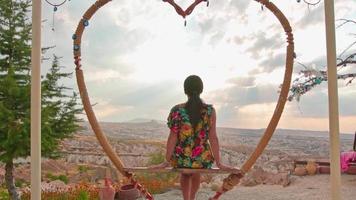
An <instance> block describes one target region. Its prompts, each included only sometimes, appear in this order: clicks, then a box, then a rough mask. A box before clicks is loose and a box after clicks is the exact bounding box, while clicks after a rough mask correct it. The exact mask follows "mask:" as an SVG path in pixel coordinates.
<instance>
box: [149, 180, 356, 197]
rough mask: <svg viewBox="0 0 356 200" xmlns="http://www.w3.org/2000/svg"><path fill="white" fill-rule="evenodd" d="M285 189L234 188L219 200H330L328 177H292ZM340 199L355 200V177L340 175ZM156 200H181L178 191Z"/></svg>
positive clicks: (203, 192)
mask: <svg viewBox="0 0 356 200" xmlns="http://www.w3.org/2000/svg"><path fill="white" fill-rule="evenodd" d="M293 178H294V181H293V182H292V184H291V185H289V186H287V187H282V186H276V185H259V186H254V187H236V188H235V189H233V190H232V191H230V192H228V193H226V194H224V195H223V196H222V197H221V198H220V199H221V200H261V199H262V200H306V199H310V200H327V199H330V181H329V175H316V176H306V177H293ZM341 193H342V199H343V200H355V199H356V176H355V175H342V191H341ZM213 194H214V192H213V191H211V190H210V189H209V188H203V189H200V190H199V192H198V194H197V200H207V199H208V198H209V197H211V196H212V195H213ZM155 199H156V200H167V199H169V200H182V197H181V192H180V190H171V191H169V192H166V193H164V194H160V195H156V196H155Z"/></svg>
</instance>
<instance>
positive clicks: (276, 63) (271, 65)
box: [259, 53, 286, 73]
mask: <svg viewBox="0 0 356 200" xmlns="http://www.w3.org/2000/svg"><path fill="white" fill-rule="evenodd" d="M285 60H286V54H285V53H279V54H277V55H274V56H272V57H271V58H267V59H265V60H263V61H262V62H261V63H260V64H259V65H260V66H261V70H260V72H267V73H270V72H272V71H274V70H275V69H278V68H280V67H283V66H284V64H285Z"/></svg>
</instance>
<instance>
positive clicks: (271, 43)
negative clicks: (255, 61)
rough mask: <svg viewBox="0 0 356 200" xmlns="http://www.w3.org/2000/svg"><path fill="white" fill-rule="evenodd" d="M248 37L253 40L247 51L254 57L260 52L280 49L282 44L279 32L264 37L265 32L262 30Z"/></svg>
mask: <svg viewBox="0 0 356 200" xmlns="http://www.w3.org/2000/svg"><path fill="white" fill-rule="evenodd" d="M250 39H251V40H254V43H253V44H252V45H251V46H250V47H249V48H248V49H247V52H249V53H251V54H252V55H253V57H254V58H258V57H259V55H260V53H261V52H264V51H274V50H276V49H280V48H281V47H282V46H283V44H284V41H283V40H282V39H281V35H280V34H275V35H273V36H271V37H266V33H264V32H262V31H261V32H258V33H257V34H255V35H253V37H251V38H250Z"/></svg>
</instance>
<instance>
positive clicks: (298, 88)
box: [288, 0, 356, 101]
mask: <svg viewBox="0 0 356 200" xmlns="http://www.w3.org/2000/svg"><path fill="white" fill-rule="evenodd" d="M297 2H301V0H297ZM303 3H305V4H307V5H308V8H309V7H310V6H316V5H319V4H320V3H321V0H314V1H311V0H303ZM337 22H339V24H338V25H337V26H336V29H339V28H342V27H343V26H346V25H352V26H356V21H355V20H351V19H339V20H337ZM350 35H353V36H356V33H350ZM355 45H356V40H355V41H352V42H351V43H350V45H349V46H348V47H346V49H344V50H343V51H342V52H341V53H340V54H339V55H338V58H337V63H336V67H337V71H338V74H337V78H338V79H342V80H347V82H346V85H349V84H351V83H352V81H353V80H354V79H355V78H356V73H353V72H351V71H350V70H349V71H348V72H346V73H340V71H341V69H345V68H351V67H355V64H356V49H352V48H353V47H354V46H355ZM297 64H299V65H301V66H303V67H304V69H303V70H301V71H300V73H299V74H300V75H299V76H298V77H297V78H295V79H294V81H293V84H292V86H291V88H290V92H291V93H290V95H289V97H288V100H289V101H293V100H297V101H299V100H300V97H301V96H302V95H304V94H305V93H307V92H309V91H310V90H312V89H313V88H315V87H316V86H318V85H320V84H321V83H322V82H324V81H327V80H328V77H327V70H326V66H324V67H320V66H318V68H319V69H316V68H313V67H310V66H307V65H305V64H303V63H301V62H297Z"/></svg>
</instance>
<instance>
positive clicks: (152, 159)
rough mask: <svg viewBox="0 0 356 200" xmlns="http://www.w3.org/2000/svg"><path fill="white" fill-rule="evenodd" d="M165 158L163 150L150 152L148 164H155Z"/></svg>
mask: <svg viewBox="0 0 356 200" xmlns="http://www.w3.org/2000/svg"><path fill="white" fill-rule="evenodd" d="M165 160H166V156H165V155H164V154H163V152H158V153H151V154H150V155H149V160H148V165H157V164H160V163H163V162H164V161H165Z"/></svg>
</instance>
